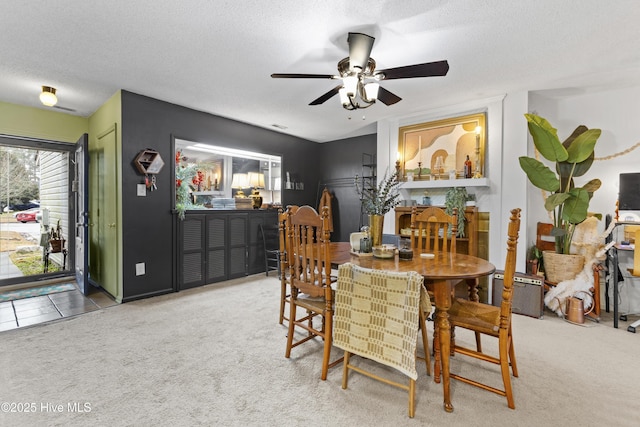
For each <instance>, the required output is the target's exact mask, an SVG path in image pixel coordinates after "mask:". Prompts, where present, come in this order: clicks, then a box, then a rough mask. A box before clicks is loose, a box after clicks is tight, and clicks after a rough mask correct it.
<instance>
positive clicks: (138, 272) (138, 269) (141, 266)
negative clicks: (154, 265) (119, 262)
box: [136, 262, 145, 276]
mask: <svg viewBox="0 0 640 427" xmlns="http://www.w3.org/2000/svg"><path fill="white" fill-rule="evenodd" d="M144 274H145V271H144V262H139V263H137V264H136V276H143V275H144Z"/></svg>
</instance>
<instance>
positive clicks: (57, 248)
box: [49, 220, 64, 253]
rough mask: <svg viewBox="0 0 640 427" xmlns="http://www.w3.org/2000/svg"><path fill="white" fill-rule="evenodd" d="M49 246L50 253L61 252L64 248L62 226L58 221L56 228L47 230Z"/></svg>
mask: <svg viewBox="0 0 640 427" xmlns="http://www.w3.org/2000/svg"><path fill="white" fill-rule="evenodd" d="M49 244H50V245H51V252H52V253H57V252H62V249H63V248H64V237H63V236H62V226H61V225H60V220H58V222H57V224H56V227H55V228H53V227H52V228H51V230H49Z"/></svg>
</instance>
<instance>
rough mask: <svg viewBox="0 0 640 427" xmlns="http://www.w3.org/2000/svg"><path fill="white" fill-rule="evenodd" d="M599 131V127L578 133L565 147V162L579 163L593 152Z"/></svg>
mask: <svg viewBox="0 0 640 427" xmlns="http://www.w3.org/2000/svg"><path fill="white" fill-rule="evenodd" d="M601 132H602V131H601V130H600V129H589V130H587V131H585V132H583V133H581V134H580V135H578V136H577V137H576V139H574V140H573V142H572V143H571V145H570V146H569V148H567V154H568V155H569V157H568V158H567V162H569V163H580V162H584V161H585V160H587V159H588V158H589V156H591V154H592V153H593V149H594V147H595V146H596V142H598V138H600V134H601Z"/></svg>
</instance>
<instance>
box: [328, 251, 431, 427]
mask: <svg viewBox="0 0 640 427" xmlns="http://www.w3.org/2000/svg"><path fill="white" fill-rule="evenodd" d="M423 280H424V279H423V277H422V276H421V275H420V274H418V273H416V272H415V271H410V272H404V273H398V272H389V271H383V270H372V269H367V268H364V267H359V266H356V265H354V264H351V263H346V264H342V265H340V266H339V267H338V284H337V289H336V303H335V307H336V308H335V315H334V331H333V336H334V344H335V345H336V346H337V347H339V348H341V349H343V350H344V360H343V371H342V388H343V389H346V388H347V384H348V379H349V371H356V372H358V373H361V374H363V375H366V376H368V377H369V378H372V379H375V380H377V381H381V382H384V383H386V384H389V385H392V386H395V387H398V388H401V389H403V390H407V391H408V392H409V417H411V418H413V416H414V414H415V392H416V379H417V378H418V372H417V370H416V347H417V340H418V330H419V326H421V328H420V329H422V340H423V344H424V346H425V352H426V354H427V355H428V354H429V350H428V349H429V347H428V340H427V336H426V321H425V316H424V311H423V310H422V309H421V308H420V305H421V297H422V298H424V288H423V286H422V284H423ZM352 355H359V356H362V357H363V359H358V361H357V362H356V363H354V362H353V360H352V358H351V356H352ZM367 359H368V360H367ZM370 361H375V362H378V363H381V364H383V365H386V366H390V367H392V368H395V369H397V370H398V371H400V372H401V373H402V374H404V375H406V376H408V377H409V383H408V385H407V384H406V383H401V382H399V381H398V380H396V379H395V378H393V377H390V376H387V375H385V376H384V377H382V376H380V375H378V374H376V373H373V372H372V371H371V370H370V369H371V368H370V366H371V362H370ZM427 367H428V369H429V364H427ZM429 372H430V371H429Z"/></svg>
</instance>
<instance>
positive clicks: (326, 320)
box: [320, 313, 333, 381]
mask: <svg viewBox="0 0 640 427" xmlns="http://www.w3.org/2000/svg"><path fill="white" fill-rule="evenodd" d="M332 317H333V313H326V315H324V316H322V327H323V330H324V352H323V354H322V375H321V376H320V379H321V380H322V381H324V380H326V379H327V372H328V371H329V359H330V358H331V346H332V345H333V339H332V335H331V331H332V329H333V322H332Z"/></svg>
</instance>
